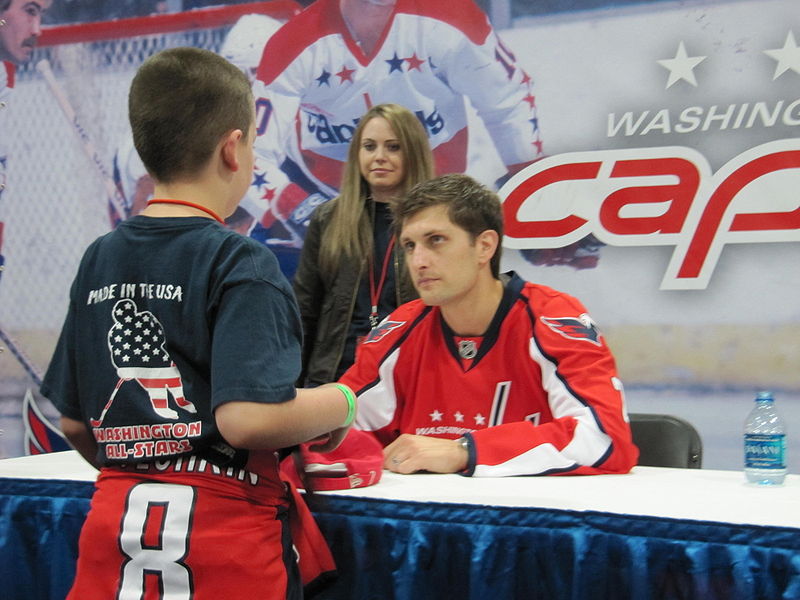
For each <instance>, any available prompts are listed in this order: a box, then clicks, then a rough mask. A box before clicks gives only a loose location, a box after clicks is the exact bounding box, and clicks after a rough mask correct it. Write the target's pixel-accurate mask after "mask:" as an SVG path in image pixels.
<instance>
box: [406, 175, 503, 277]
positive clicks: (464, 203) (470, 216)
mask: <svg viewBox="0 0 800 600" xmlns="http://www.w3.org/2000/svg"><path fill="white" fill-rule="evenodd" d="M438 205H445V206H447V214H448V216H449V218H450V220H451V221H452V222H453V223H455V224H456V225H458V226H459V227H461V229H463V230H465V231H466V232H467V233H468V234H469V235H470V237H471V238H472V240H473V241H474V240H475V238H477V237H478V235H480V234H481V233H483V232H484V231H486V230H489V229H490V230H493V231H496V232H497V235H498V237H499V238H500V239H499V242H498V245H497V250H496V251H495V253H494V256H492V260H491V262H490V266H491V270H492V275H493V276H494V277H495V278H498V277H499V276H500V258H501V255H502V251H501V246H500V242H502V240H503V209H502V206H501V204H500V198H499V197H498V196H497V194H495V193H494V192H493V191H491V190H490V189H489V188H487V187H486V186H484V185H481V184H480V183H478V182H477V181H475V180H474V179H472V177H469V176H468V175H460V174H451V175H442V176H441V177H437V178H435V179H431V180H430V181H425V182H423V183H418V184H417V185H415V186H414V187H412V188H411V189H410V190H409V191H408V192H407V193H406V194H405V196H403V197H401V198H398V200H397V201H396V202H395V203H394V205H393V206H392V213H393V215H394V223H395V229H396V231H397V234H398V236H399V234H400V231H401V230H402V228H403V224H404V223H405V221H406V220H407V219H409V218H410V217H412V216H414V215H415V214H417V213H418V212H420V211H421V210H424V209H426V208H429V207H431V206H438Z"/></svg>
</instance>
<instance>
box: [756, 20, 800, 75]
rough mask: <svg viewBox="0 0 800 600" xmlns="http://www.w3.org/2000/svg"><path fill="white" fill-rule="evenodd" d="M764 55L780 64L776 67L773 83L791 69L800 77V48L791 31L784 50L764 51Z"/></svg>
mask: <svg viewBox="0 0 800 600" xmlns="http://www.w3.org/2000/svg"><path fill="white" fill-rule="evenodd" d="M764 54H766V55H767V56H769V57H770V58H774V59H775V60H777V61H778V64H777V65H775V74H774V75H773V76H772V81H775V80H776V79H777V78H778V77H780V76H781V75H783V74H784V73H785V72H786V71H788V70H789V69H791V70H792V71H794V72H795V73H797V74H798V75H800V47H798V46H797V43H796V42H795V41H794V32H793V31H789V35H787V36H786V42H784V44H783V48H777V49H775V50H764Z"/></svg>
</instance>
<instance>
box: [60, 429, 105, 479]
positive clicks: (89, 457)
mask: <svg viewBox="0 0 800 600" xmlns="http://www.w3.org/2000/svg"><path fill="white" fill-rule="evenodd" d="M60 424H61V431H62V432H63V433H64V435H65V436H66V438H67V440H68V441H69V443H70V444H71V445H72V447H73V448H75V450H77V451H78V454H80V455H81V456H82V457H83V458H85V459H86V461H87V462H88V463H89V464H90V465H92V466H93V467H94V468H95V469H99V468H100V465H99V464H98V463H97V443H96V442H95V440H94V437H92V434H91V432H90V431H89V429H88V428H87V427H86V425H85V424H84V423H83V421H76V420H75V419H70V418H69V417H61V423H60Z"/></svg>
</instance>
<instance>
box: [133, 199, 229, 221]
mask: <svg viewBox="0 0 800 600" xmlns="http://www.w3.org/2000/svg"><path fill="white" fill-rule="evenodd" d="M151 204H180V205H181V206H189V207H191V208H196V209H197V210H202V211H203V212H204V213H206V214H207V215H210V216H211V217H213V218H214V219H215V220H216V221H219V222H220V223H222V224H223V225H225V221H223V220H222V219H220V218H219V215H218V214H217V213H215V212H214V211H213V210H211V209H210V208H206V207H205V206H203V205H201V204H197V203H196V202H189V201H188V200H173V199H169V200H168V199H166V198H153V199H152V200H148V201H147V206H150V205H151Z"/></svg>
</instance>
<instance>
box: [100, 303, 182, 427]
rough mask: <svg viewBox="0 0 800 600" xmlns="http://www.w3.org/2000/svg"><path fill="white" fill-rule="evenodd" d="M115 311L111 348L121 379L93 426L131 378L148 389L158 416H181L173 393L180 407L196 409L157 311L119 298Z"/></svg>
mask: <svg viewBox="0 0 800 600" xmlns="http://www.w3.org/2000/svg"><path fill="white" fill-rule="evenodd" d="M111 315H112V317H113V319H114V325H112V326H111V329H110V330H109V332H108V349H109V351H110V352H111V362H112V363H113V364H114V367H115V368H116V370H117V375H118V376H119V380H118V381H117V385H116V386H115V387H114V391H112V392H111V397H110V398H109V399H108V402H107V403H106V405H105V407H104V408H103V412H102V413H101V414H100V417H99V418H98V419H92V420H91V424H92V426H93V427H98V426H100V424H101V423H102V422H103V419H104V418H105V416H106V413H107V412H108V409H109V408H111V404H112V403H113V402H114V398H115V397H116V395H117V392H118V391H119V388H120V387H121V386H122V384H123V383H124V382H126V381H130V380H135V381H136V382H137V383H138V384H139V385H140V386H141V387H142V389H143V390H144V391H145V392H147V396H148V397H149V398H150V404H151V405H152V407H153V411H154V412H155V413H156V414H157V415H158V416H160V417H163V418H165V419H177V418H178V413H177V412H176V411H175V410H173V409H171V408H170V407H169V396H170V395H171V396H172V397H173V399H174V400H175V404H177V405H178V407H180V408H182V409H183V410H186V411H188V412H191V413H196V412H197V409H195V407H194V405H193V404H192V403H191V402H189V401H188V400H186V398H184V397H183V382H182V380H181V374H180V372H179V371H178V367H176V366H175V363H174V362H172V360H171V359H170V356H169V353H168V352H167V350H166V348H165V344H166V341H167V338H166V336H165V335H164V328H163V327H161V323H159V322H158V319H156V317H155V315H153V313H151V312H150V311H143V312H138V307H137V306H136V303H135V302H134V301H133V300H120V301H118V302H117V303H116V304H115V305H114V308H113V309H112V311H111Z"/></svg>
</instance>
